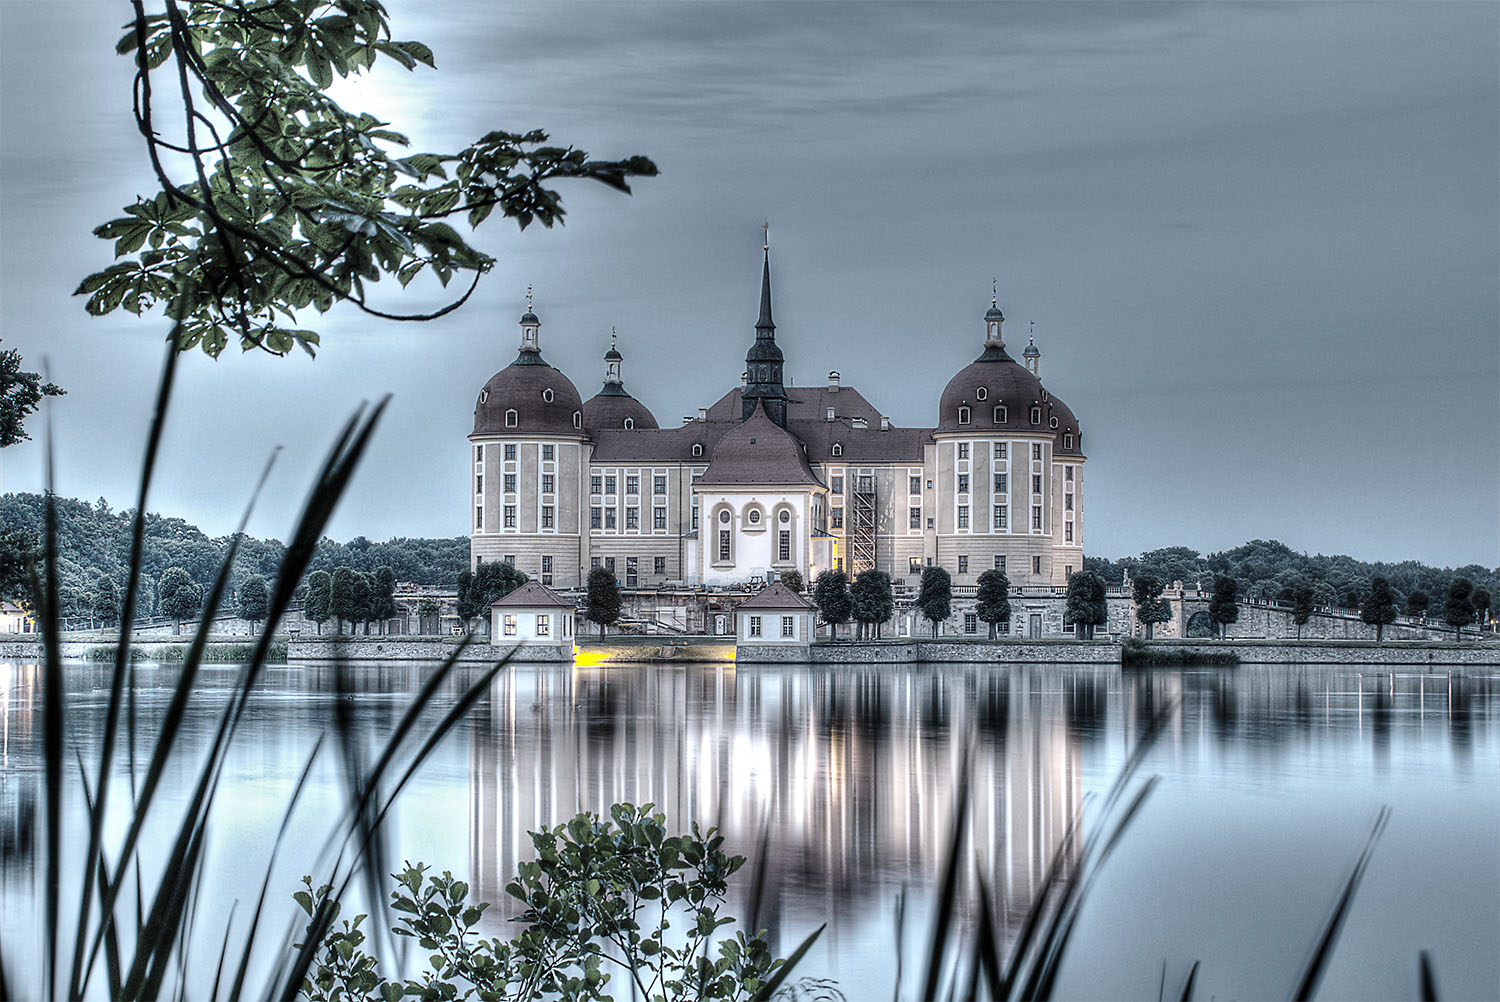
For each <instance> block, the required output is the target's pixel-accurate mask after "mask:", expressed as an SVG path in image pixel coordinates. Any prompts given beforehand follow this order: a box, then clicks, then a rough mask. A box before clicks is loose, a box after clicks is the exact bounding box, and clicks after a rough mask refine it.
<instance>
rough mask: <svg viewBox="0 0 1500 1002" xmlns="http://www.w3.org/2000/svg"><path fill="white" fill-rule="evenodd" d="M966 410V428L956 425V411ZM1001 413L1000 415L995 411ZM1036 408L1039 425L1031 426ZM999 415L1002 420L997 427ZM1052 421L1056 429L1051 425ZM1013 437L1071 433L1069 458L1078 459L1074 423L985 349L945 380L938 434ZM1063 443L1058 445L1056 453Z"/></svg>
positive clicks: (1004, 359) (1022, 372) (1031, 380)
mask: <svg viewBox="0 0 1500 1002" xmlns="http://www.w3.org/2000/svg"><path fill="white" fill-rule="evenodd" d="M960 407H967V408H969V423H968V424H960V423H959V410H958V409H959V408H960ZM1000 407H1004V408H1005V410H1004V411H1003V412H1001V411H998V408H1000ZM1033 407H1039V408H1041V414H1040V417H1041V421H1040V423H1038V424H1033V423H1032V421H1031V409H1032V408H1033ZM997 414H999V415H1000V416H1002V417H1003V418H1004V420H1003V421H997V420H996V416H997ZM1053 418H1056V419H1057V425H1056V427H1054V426H1053V424H1052V419H1053ZM996 429H999V430H1002V431H1007V432H1012V433H1015V434H1021V433H1035V432H1037V431H1043V432H1051V433H1056V434H1058V435H1059V436H1061V435H1062V434H1064V433H1066V432H1068V431H1071V432H1073V433H1074V439H1073V445H1074V448H1073V449H1072V450H1071V452H1072V453H1078V452H1079V449H1078V446H1079V439H1078V437H1077V432H1078V419H1077V418H1075V417H1074V416H1073V412H1072V411H1071V410H1070V409H1069V408H1068V406H1067V405H1066V404H1064V403H1063V402H1062V401H1061V400H1059V399H1057V398H1056V397H1054V396H1052V395H1051V394H1049V393H1048V392H1047V390H1046V389H1045V388H1044V387H1043V386H1042V381H1041V380H1040V379H1038V378H1037V377H1036V376H1035V375H1033V374H1032V373H1030V372H1029V371H1027V369H1026V367H1025V366H1023V365H1021V364H1020V363H1019V362H1017V361H1016V360H1015V359H1013V358H1011V357H1010V355H1009V354H1007V353H1006V351H1005V349H1004V348H1003V347H1001V346H1000V345H995V344H992V345H989V346H987V347H986V348H985V349H984V354H982V355H980V356H979V357H978V358H977V359H975V360H974V361H973V362H970V363H969V364H968V365H967V366H965V367H964V368H962V369H960V370H959V371H958V374H957V375H956V376H954V377H953V378H952V379H950V380H948V385H947V386H946V387H944V388H943V395H942V398H941V399H940V401H939V403H938V426H937V430H938V431H939V432H948V431H971V432H975V433H978V434H985V433H988V432H990V431H993V430H996ZM1061 444H1062V439H1061V438H1059V439H1058V445H1059V449H1058V451H1059V452H1060V451H1062V449H1061Z"/></svg>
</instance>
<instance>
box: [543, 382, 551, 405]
mask: <svg viewBox="0 0 1500 1002" xmlns="http://www.w3.org/2000/svg"><path fill="white" fill-rule="evenodd" d="M542 399H543V400H544V401H546V402H547V403H549V404H550V403H551V402H552V387H550V386H549V387H547V389H545V390H543V391H542Z"/></svg>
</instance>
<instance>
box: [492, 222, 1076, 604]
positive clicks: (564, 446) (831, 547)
mask: <svg viewBox="0 0 1500 1002" xmlns="http://www.w3.org/2000/svg"><path fill="white" fill-rule="evenodd" d="M983 323H984V338H983V344H982V346H981V348H980V353H979V356H978V358H976V359H975V360H974V361H973V362H971V363H970V364H968V365H966V366H965V367H964V368H962V369H960V370H959V371H958V373H957V374H956V375H955V376H954V377H953V378H952V379H950V380H949V381H948V385H947V386H946V387H944V389H943V392H942V395H941V396H940V397H939V399H938V403H937V414H936V423H935V425H934V426H932V427H923V428H901V427H897V426H895V425H893V424H892V423H891V421H890V419H889V418H888V417H886V416H885V415H883V414H882V413H881V412H880V411H879V410H877V409H876V407H875V406H874V405H873V404H871V403H870V402H869V401H868V400H867V399H866V398H865V397H864V395H863V394H861V393H860V392H859V391H858V390H856V389H855V388H853V387H852V386H845V385H842V383H841V382H840V379H839V374H838V373H837V372H830V373H829V375H828V382H827V385H825V386H817V387H788V386H787V385H786V383H785V381H784V379H783V369H784V365H785V363H784V358H783V355H782V350H781V347H780V345H778V344H777V341H776V325H775V323H774V322H773V321H772V311H771V264H770V249H769V246H768V247H767V248H766V249H765V252H764V264H763V271H762V276H761V295H760V315H759V318H758V319H757V320H756V322H755V338H754V341H753V342H752V343H751V345H750V349H749V351H748V352H747V353H746V355H745V371H744V373H743V374H742V375H741V381H740V385H739V386H738V387H736V388H734V389H731V390H730V391H729V392H727V393H725V394H723V395H722V396H721V397H719V399H718V400H717V401H715V402H714V403H713V404H711V405H709V406H708V407H704V408H701V409H699V411H698V413H697V416H696V418H694V419H690V420H688V419H685V420H684V422H683V424H682V425H681V426H680V427H676V428H663V427H661V426H660V425H659V424H658V422H657V420H656V418H655V417H654V416H653V415H652V413H651V410H650V409H649V408H648V407H647V406H646V405H645V404H643V403H642V402H640V401H639V400H637V399H635V398H634V397H633V396H631V395H630V393H629V391H628V390H626V388H625V381H624V376H623V365H624V357H623V356H622V355H621V353H620V352H619V350H618V349H617V347H616V345H615V343H614V338H613V337H612V338H611V345H610V349H609V351H608V352H607V353H606V354H605V355H604V384H603V387H602V388H601V389H600V390H599V392H598V393H596V394H595V395H594V396H593V397H591V398H590V399H589V400H587V401H584V400H583V399H582V397H581V396H580V394H579V392H578V390H577V388H576V387H575V386H574V384H573V381H572V380H570V379H569V378H568V377H567V375H565V374H564V373H563V372H561V371H560V370H558V369H556V368H554V367H553V366H551V365H549V364H548V363H547V362H546V361H545V360H544V359H543V357H542V350H541V327H542V324H541V320H540V319H539V318H538V317H537V314H536V313H535V312H533V310H532V306H531V301H530V295H529V294H528V297H527V309H526V312H525V313H524V314H523V315H522V316H521V322H520V326H521V343H520V352H519V354H518V355H517V356H516V360H515V361H514V362H512V363H511V364H510V365H508V366H506V367H505V368H503V369H501V370H500V371H499V372H497V373H495V375H494V376H492V377H490V379H489V381H488V382H487V383H485V385H484V388H483V389H481V390H480V392H479V398H478V400H477V402H476V403H475V405H474V430H473V433H472V434H471V435H470V436H469V445H470V451H471V462H472V477H471V485H470V486H471V488H472V497H473V504H472V519H471V523H470V529H471V533H470V550H469V552H470V565H471V567H472V566H477V565H478V564H479V563H480V562H483V561H496V560H504V561H509V562H510V563H512V564H514V565H515V566H516V567H518V568H520V569H521V570H523V571H525V572H526V573H527V574H528V575H530V576H532V577H534V578H538V579H539V580H540V581H541V582H542V583H543V584H546V585H550V586H554V587H557V588H575V587H579V586H580V585H581V584H582V582H583V580H584V579H585V578H586V577H587V575H588V572H589V570H590V568H592V567H604V568H607V569H610V570H612V571H613V572H614V574H615V575H616V577H617V578H618V579H619V581H620V583H621V584H622V585H623V586H624V587H626V588H655V587H666V586H683V587H694V588H709V589H713V588H716V587H731V586H740V587H743V586H745V585H746V584H749V583H753V582H755V581H757V580H771V579H774V578H777V577H779V576H780V575H782V574H784V573H786V572H789V571H798V572H800V573H801V574H802V575H803V577H804V579H805V580H806V581H808V582H811V581H812V580H813V578H814V577H816V575H817V574H818V573H819V572H821V571H824V570H830V569H840V570H844V571H845V572H847V573H849V574H850V575H851V576H853V575H856V574H858V573H859V572H861V571H863V570H865V569H867V568H871V567H874V568H879V569H880V570H882V571H885V572H886V573H888V574H890V575H891V577H892V579H893V580H894V581H896V583H897V587H898V589H900V588H901V585H903V584H905V583H907V582H914V580H915V578H914V576H915V575H919V574H920V573H921V569H922V568H923V567H926V566H930V565H938V566H941V567H944V568H946V569H947V570H948V571H949V572H950V573H951V574H952V575H953V581H954V585H955V591H956V592H958V593H959V594H962V593H963V592H965V591H967V590H968V589H967V588H966V587H965V586H972V585H973V584H974V583H975V582H976V581H977V579H978V576H979V575H980V574H981V573H983V572H984V571H986V570H989V569H991V568H999V569H1001V570H1003V571H1005V573H1006V575H1007V576H1008V577H1009V579H1010V581H1011V582H1012V584H1013V585H1014V586H1017V587H1018V588H1020V589H1036V590H1038V591H1040V590H1041V589H1043V588H1045V589H1047V590H1049V591H1050V590H1051V589H1057V588H1061V587H1063V586H1065V585H1066V583H1067V580H1068V577H1069V576H1070V575H1071V574H1072V572H1073V571H1074V570H1079V569H1081V568H1082V567H1083V464H1084V455H1083V435H1082V432H1081V430H1080V428H1079V425H1078V420H1077V418H1075V417H1074V415H1073V412H1072V411H1071V410H1070V409H1069V408H1068V407H1067V405H1066V404H1064V403H1063V402H1062V401H1061V400H1059V399H1058V398H1057V397H1055V396H1053V395H1052V394H1050V393H1049V392H1048V391H1047V390H1046V388H1045V387H1043V385H1042V381H1041V378H1040V375H1039V366H1040V359H1041V354H1040V352H1039V351H1038V350H1037V348H1036V345H1035V344H1034V343H1028V344H1027V346H1026V348H1025V349H1024V350H1023V351H1022V352H1021V357H1022V361H1021V362H1017V361H1016V360H1015V359H1014V358H1012V357H1011V355H1010V354H1009V352H1008V351H1007V350H1006V344H1005V338H1004V334H1003V327H1004V323H1005V316H1004V314H1003V313H1002V312H1001V310H1000V308H999V306H998V303H997V302H996V301H994V300H992V303H991V307H990V309H989V311H988V312H986V313H985V314H984V320H983ZM976 340H978V339H977V338H976Z"/></svg>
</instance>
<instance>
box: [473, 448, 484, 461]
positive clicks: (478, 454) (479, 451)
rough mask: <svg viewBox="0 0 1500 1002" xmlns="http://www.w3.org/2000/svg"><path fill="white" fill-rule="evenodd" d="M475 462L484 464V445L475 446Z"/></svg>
mask: <svg viewBox="0 0 1500 1002" xmlns="http://www.w3.org/2000/svg"><path fill="white" fill-rule="evenodd" d="M474 462H476V463H482V462H484V446H482V445H476V446H474Z"/></svg>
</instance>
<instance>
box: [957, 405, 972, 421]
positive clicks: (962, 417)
mask: <svg viewBox="0 0 1500 1002" xmlns="http://www.w3.org/2000/svg"><path fill="white" fill-rule="evenodd" d="M969 414H970V411H969V408H967V407H960V408H959V409H958V423H959V424H968V423H969Z"/></svg>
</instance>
